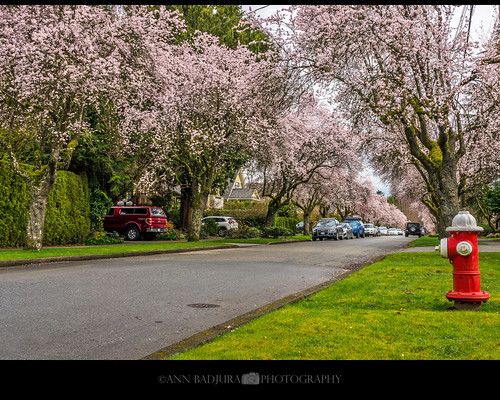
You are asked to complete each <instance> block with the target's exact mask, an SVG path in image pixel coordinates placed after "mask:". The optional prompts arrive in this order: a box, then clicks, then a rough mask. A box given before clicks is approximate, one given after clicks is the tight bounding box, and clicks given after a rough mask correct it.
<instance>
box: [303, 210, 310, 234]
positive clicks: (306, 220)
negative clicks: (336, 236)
mask: <svg viewBox="0 0 500 400" xmlns="http://www.w3.org/2000/svg"><path fill="white" fill-rule="evenodd" d="M310 220H311V215H310V214H309V213H304V235H306V236H307V235H309V233H311V230H310V229H309V224H310V223H311V222H310Z"/></svg>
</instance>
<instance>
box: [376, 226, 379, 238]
mask: <svg viewBox="0 0 500 400" xmlns="http://www.w3.org/2000/svg"><path fill="white" fill-rule="evenodd" d="M375 229H376V230H377V232H376V233H375V236H380V226H376V227H375Z"/></svg>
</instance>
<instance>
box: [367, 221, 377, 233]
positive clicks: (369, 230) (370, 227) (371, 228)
mask: <svg viewBox="0 0 500 400" xmlns="http://www.w3.org/2000/svg"><path fill="white" fill-rule="evenodd" d="M365 235H366V236H377V227H376V226H375V225H373V224H365Z"/></svg>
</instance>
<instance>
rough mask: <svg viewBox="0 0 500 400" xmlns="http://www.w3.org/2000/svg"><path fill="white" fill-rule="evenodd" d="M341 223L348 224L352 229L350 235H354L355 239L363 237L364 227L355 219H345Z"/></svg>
mask: <svg viewBox="0 0 500 400" xmlns="http://www.w3.org/2000/svg"><path fill="white" fill-rule="evenodd" d="M343 222H346V223H348V224H349V225H351V227H352V233H354V236H356V237H357V238H359V237H365V226H364V225H363V222H361V221H360V220H357V219H355V220H354V219H347V220H345V221H343Z"/></svg>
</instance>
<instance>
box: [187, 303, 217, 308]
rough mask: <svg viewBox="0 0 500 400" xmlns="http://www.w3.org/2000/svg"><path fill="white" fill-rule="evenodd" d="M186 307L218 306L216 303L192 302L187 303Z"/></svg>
mask: <svg viewBox="0 0 500 400" xmlns="http://www.w3.org/2000/svg"><path fill="white" fill-rule="evenodd" d="M188 307H193V308H215V307H219V305H218V304H208V303H194V304H188Z"/></svg>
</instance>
